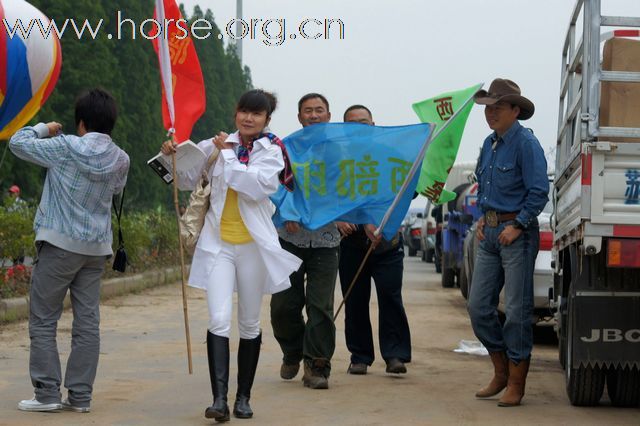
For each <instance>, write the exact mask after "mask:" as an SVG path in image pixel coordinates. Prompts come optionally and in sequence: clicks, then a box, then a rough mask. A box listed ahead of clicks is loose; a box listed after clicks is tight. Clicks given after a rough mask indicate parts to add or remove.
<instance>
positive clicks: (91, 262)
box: [29, 241, 106, 407]
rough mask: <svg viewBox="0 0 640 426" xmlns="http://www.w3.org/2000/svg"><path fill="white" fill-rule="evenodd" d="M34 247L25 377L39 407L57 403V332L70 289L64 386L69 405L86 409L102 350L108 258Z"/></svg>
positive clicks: (59, 375)
mask: <svg viewBox="0 0 640 426" xmlns="http://www.w3.org/2000/svg"><path fill="white" fill-rule="evenodd" d="M37 246H38V258H37V261H36V265H35V267H34V268H33V275H32V278H31V291H30V305H29V309H30V314H29V337H30V338H31V353H30V358H29V373H30V375H31V382H32V383H33V387H34V388H35V396H36V399H37V400H38V401H39V402H41V403H55V402H60V399H61V394H60V383H61V369H60V357H59V355H58V346H57V343H56V331H57V328H58V320H59V319H60V315H61V314H62V308H63V301H64V297H65V295H66V293H67V290H70V293H71V306H72V309H73V326H72V331H71V354H70V355H69V359H68V361H67V369H66V374H65V378H64V386H65V387H66V388H67V389H68V390H69V402H71V403H72V404H73V405H75V406H78V407H88V406H89V405H90V402H91V392H92V390H93V382H94V380H95V377H96V370H97V368H98V356H99V352H100V330H99V326H100V307H99V305H100V278H101V277H102V273H103V271H104V264H105V260H106V256H86V255H82V254H76V253H71V252H69V251H66V250H63V249H61V248H58V247H55V246H53V245H51V244H49V243H47V242H42V241H40V242H38V243H37Z"/></svg>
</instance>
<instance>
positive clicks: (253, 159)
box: [178, 132, 302, 294]
mask: <svg viewBox="0 0 640 426" xmlns="http://www.w3.org/2000/svg"><path fill="white" fill-rule="evenodd" d="M227 142H231V143H233V144H239V143H240V140H239V136H238V132H236V133H234V134H232V135H229V137H228V138H227ZM198 148H200V149H201V150H202V151H203V152H204V153H205V154H206V155H207V158H208V157H209V155H210V154H211V153H212V152H213V148H214V145H213V141H212V140H211V139H207V140H204V141H202V142H200V143H198ZM205 167H206V161H205V162H204V163H203V165H202V167H196V168H195V169H192V171H190V172H186V173H178V183H179V186H180V189H183V190H193V189H194V188H195V186H196V184H197V183H198V180H199V179H200V175H201V173H202V171H203V169H204V168H205ZM283 168H284V160H283V156H282V150H281V149H280V147H279V146H278V145H275V144H272V143H271V141H270V140H269V139H268V138H266V137H263V138H261V139H258V140H257V141H255V142H254V144H253V150H252V151H251V154H250V155H249V164H248V165H246V166H245V165H244V164H242V163H241V162H240V161H239V160H238V158H237V156H236V153H235V150H231V149H223V150H221V151H220V155H219V156H218V159H217V160H216V162H215V165H214V167H212V169H210V170H209V181H210V182H211V200H210V205H209V211H208V212H207V215H206V217H205V221H204V226H203V228H202V231H201V232H200V238H199V239H198V244H197V245H196V249H195V252H194V254H193V261H192V263H191V272H190V274H189V286H191V287H196V288H202V289H205V290H206V283H207V282H209V280H208V277H209V275H210V274H211V270H212V269H213V265H214V264H215V261H216V257H217V255H218V253H219V252H220V247H221V242H222V240H221V237H220V218H221V216H222V210H223V208H224V202H225V199H226V196H227V189H228V188H232V189H233V190H235V191H236V192H237V193H238V209H239V210H240V216H241V217H242V221H243V222H244V224H245V226H246V227H247V230H248V231H249V234H251V237H252V238H253V240H254V241H255V243H256V245H257V246H258V251H259V253H260V255H261V257H262V261H263V262H264V264H265V267H266V270H267V275H266V276H265V277H264V278H265V279H264V282H263V283H262V285H263V287H262V290H263V292H264V293H266V294H273V293H277V292H279V291H283V290H286V289H287V288H289V287H291V283H290V282H289V275H291V273H292V272H295V271H297V270H298V268H299V267H300V265H301V263H302V261H301V260H300V259H299V258H298V257H296V256H294V255H293V254H291V253H289V252H288V251H286V250H284V249H283V248H282V247H281V246H280V242H279V240H278V233H277V232H276V228H275V226H274V224H273V222H272V220H271V216H272V214H273V204H272V203H271V201H270V200H269V196H270V195H271V194H273V193H275V192H276V190H277V189H278V187H279V186H280V180H279V177H278V175H279V173H280V171H281V170H282V169H283ZM256 261H258V259H256ZM238 267H240V268H242V267H246V268H251V264H247V265H238Z"/></svg>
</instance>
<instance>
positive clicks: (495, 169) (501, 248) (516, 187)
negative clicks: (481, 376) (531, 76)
mask: <svg viewBox="0 0 640 426" xmlns="http://www.w3.org/2000/svg"><path fill="white" fill-rule="evenodd" d="M474 100H475V102H476V103H477V104H481V105H485V118H486V120H487V124H488V125H489V128H491V130H493V133H492V134H491V135H489V136H488V137H487V138H486V139H485V141H484V145H483V146H482V150H481V152H480V158H479V159H478V165H477V168H476V175H477V176H478V205H479V206H480V209H481V210H482V212H483V216H482V217H481V218H480V219H479V220H478V225H477V230H476V232H477V237H478V240H479V241H480V245H479V247H478V254H477V257H476V262H475V269H474V273H473V278H472V283H471V290H470V294H469V304H468V310H469V316H470V317H471V324H472V326H473V331H474V332H475V334H476V336H477V337H478V339H480V341H481V342H482V344H484V346H485V347H486V348H487V350H488V351H489V354H490V355H491V361H492V362H493V365H494V377H493V379H492V380H491V382H490V383H489V385H488V386H486V387H485V388H483V389H481V390H480V391H478V392H477V393H476V397H478V398H486V397H490V396H494V395H497V394H498V393H499V392H500V391H502V390H503V389H504V388H505V387H506V388H507V390H506V391H505V393H504V394H503V395H502V397H501V398H500V401H499V402H498V405H499V406H502V407H510V406H515V405H519V404H520V401H521V399H522V397H523V396H524V388H525V380H526V377H527V373H528V371H529V360H530V358H531V349H532V346H533V330H532V323H531V318H532V313H533V272H534V266H535V261H536V256H537V254H538V246H539V241H540V235H539V230H538V220H537V216H538V214H539V213H540V212H541V211H542V209H543V208H544V206H545V204H546V203H547V194H548V192H549V181H548V179H547V162H546V160H545V157H544V151H543V150H542V147H541V146H540V142H538V139H536V137H535V136H534V135H533V132H532V131H530V130H529V129H526V128H524V127H522V126H521V125H520V123H519V121H518V120H527V119H529V118H531V116H533V113H534V110H535V108H534V105H533V103H532V102H531V101H530V100H528V99H527V98H525V97H524V96H521V95H520V88H519V87H518V85H517V84H515V83H514V82H513V81H510V80H505V79H500V78H498V79H496V80H494V81H493V82H492V83H491V86H490V87H489V91H486V90H480V91H479V92H478V93H476V94H475V96H474ZM503 287H504V291H505V305H506V312H505V314H506V321H505V323H504V325H501V324H500V322H499V321H498V312H497V309H496V308H497V305H498V299H499V295H500V291H501V290H502V289H503Z"/></svg>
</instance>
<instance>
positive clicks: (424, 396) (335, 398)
mask: <svg viewBox="0 0 640 426" xmlns="http://www.w3.org/2000/svg"><path fill="white" fill-rule="evenodd" d="M405 266H406V269H405V271H406V272H405V287H404V299H405V304H406V308H407V311H408V315H409V321H410V323H411V331H412V338H413V362H412V363H411V364H409V365H408V368H409V373H408V374H407V375H406V376H401V377H392V376H389V375H386V374H385V373H384V362H383V361H382V360H379V359H378V360H376V362H375V363H374V365H373V367H372V368H370V370H369V371H370V373H369V374H368V375H366V376H350V375H347V374H346V369H347V365H348V354H347V351H346V349H345V345H344V335H343V329H344V328H343V318H344V317H343V316H341V317H340V319H339V321H338V342H337V350H336V355H335V357H334V360H333V373H332V375H331V378H330V389H329V390H311V389H307V388H304V387H303V386H302V383H301V381H300V376H298V377H297V378H296V379H294V380H292V381H288V382H285V381H283V380H281V379H280V378H279V376H278V371H279V366H280V356H281V355H280V351H279V348H278V346H277V343H276V341H275V340H274V338H273V334H272V331H271V326H270V324H269V320H268V317H269V316H268V315H269V311H268V306H269V305H268V298H266V297H265V300H264V305H263V312H262V321H263V329H264V344H263V351H262V353H261V358H260V364H259V367H258V374H257V377H256V383H255V386H254V389H253V394H252V400H251V405H252V407H253V409H254V412H255V416H254V419H253V420H239V419H235V418H232V419H231V422H232V423H233V424H240V423H242V424H246V425H251V424H253V425H258V424H260V425H262V424H274V425H276V424H277V425H282V424H290V425H298V424H306V425H320V424H345V425H364V424H367V425H373V424H434V425H439V424H489V423H491V424H580V425H587V424H593V425H602V424H635V425H638V424H640V410H638V409H618V408H613V407H609V406H607V405H603V406H601V407H597V408H576V407H572V406H571V405H569V403H568V402H567V398H566V395H565V392H564V377H563V373H562V370H561V369H560V366H559V364H558V362H557V355H556V348H555V346H554V345H555V344H554V343H553V342H551V343H547V344H543V345H536V347H535V349H534V354H533V360H532V364H531V372H530V374H529V380H528V383H527V395H526V397H525V399H524V405H523V406H521V407H519V408H498V407H497V406H496V400H495V399H494V400H488V401H480V400H476V399H475V398H474V397H473V394H474V392H475V391H476V389H477V388H479V387H481V386H482V385H484V384H485V383H486V382H487V381H488V380H489V378H490V375H491V367H490V361H489V360H488V358H486V357H477V356H472V355H465V354H456V353H454V352H452V349H454V348H455V347H456V346H457V345H458V341H459V340H460V339H474V336H473V333H472V331H471V327H470V325H469V320H468V317H467V315H466V311H465V307H464V301H463V299H462V297H461V296H460V292H459V290H457V289H443V288H441V287H440V276H439V275H437V274H435V272H434V267H433V265H432V264H426V263H422V262H420V260H419V259H418V258H415V257H414V258H409V259H406V261H405ZM373 298H374V299H375V293H374V296H373ZM339 302H340V299H339V298H338V293H336V306H337V304H338V303H339ZM372 303H375V300H374V301H373V302H372ZM189 308H190V318H191V330H192V341H193V357H194V374H193V375H191V376H190V375H188V374H187V366H186V356H185V349H184V348H185V344H184V332H183V330H184V329H183V322H182V307H181V297H180V290H179V286H177V285H175V286H168V287H163V288H159V289H155V290H151V291H148V292H145V293H141V294H135V295H129V296H126V297H121V298H116V299H112V300H109V301H107V302H106V303H105V304H104V305H103V308H102V352H101V358H100V365H99V368H98V378H97V381H96V384H95V394H94V401H93V405H92V410H93V411H92V412H91V413H90V414H78V413H70V412H62V413H48V414H42V413H23V412H20V411H18V410H17V408H16V405H17V403H18V401H19V400H20V399H24V398H31V395H32V389H31V385H30V381H29V378H28V373H27V372H28V355H29V353H28V345H29V340H28V334H27V323H26V322H21V323H18V324H12V325H9V326H6V325H5V326H0V424H2V425H4V424H7V425H76V424H77V425H85V424H96V425H107V424H116V425H206V424H211V423H213V422H210V421H208V420H206V419H205V418H204V417H203V412H204V409H205V407H206V406H207V405H208V404H210V403H211V396H210V392H211V391H210V387H209V379H208V372H207V364H206V347H205V344H204V340H205V330H206V318H207V314H206V312H207V310H206V301H205V299H204V298H203V294H202V293H201V292H199V291H197V290H190V293H189ZM70 324H71V320H70V313H68V312H67V313H65V314H64V316H63V319H62V321H61V323H60V328H59V333H58V334H59V346H60V349H61V356H62V358H63V359H66V357H67V356H68V347H69V346H68V345H69V339H70ZM234 327H235V326H234ZM235 348H237V334H234V335H233V336H232V351H233V352H232V363H231V368H232V371H231V377H232V378H233V379H232V380H231V383H230V399H231V401H233V395H234V393H235V360H234V359H235ZM605 404H608V403H605Z"/></svg>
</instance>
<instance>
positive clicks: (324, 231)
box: [271, 93, 340, 389]
mask: <svg viewBox="0 0 640 426" xmlns="http://www.w3.org/2000/svg"><path fill="white" fill-rule="evenodd" d="M330 120H331V112H330V111H329V102H328V101H327V98H325V97H324V96H323V95H321V94H319V93H309V94H306V95H304V96H303V97H302V98H301V99H300V101H298V121H300V124H301V125H302V127H307V126H311V125H314V124H318V123H328V122H329V121H330ZM278 234H279V236H280V244H282V248H284V249H285V250H287V251H289V252H290V253H293V254H295V255H296V256H298V257H299V258H300V259H302V261H303V263H302V265H301V266H300V269H299V270H298V271H296V272H294V273H293V274H291V288H289V289H287V290H285V291H281V292H279V293H275V294H274V295H273V296H272V297H271V325H272V326H273V335H274V336H275V338H276V340H277V341H278V343H279V344H280V348H281V349H282V354H283V357H282V365H281V367H280V377H282V378H283V379H285V380H291V379H293V378H294V377H295V376H296V375H297V374H298V371H299V369H300V361H304V362H303V364H304V366H303V367H304V375H303V377H302V382H303V384H304V386H306V387H308V388H311V389H328V388H329V375H330V374H331V357H332V356H333V352H334V351H335V346H336V328H335V325H334V323H333V294H334V291H335V287H336V275H337V274H338V255H339V250H340V234H339V232H338V229H337V228H336V225H335V224H334V223H329V224H327V225H325V226H323V227H322V228H320V229H317V230H315V231H311V230H309V229H305V228H304V227H302V226H301V225H300V223H298V222H286V223H285V226H284V227H282V228H280V229H278ZM305 276H306V280H305ZM303 310H305V311H306V314H307V321H306V322H305V320H304V318H303V316H302V311H303Z"/></svg>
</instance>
